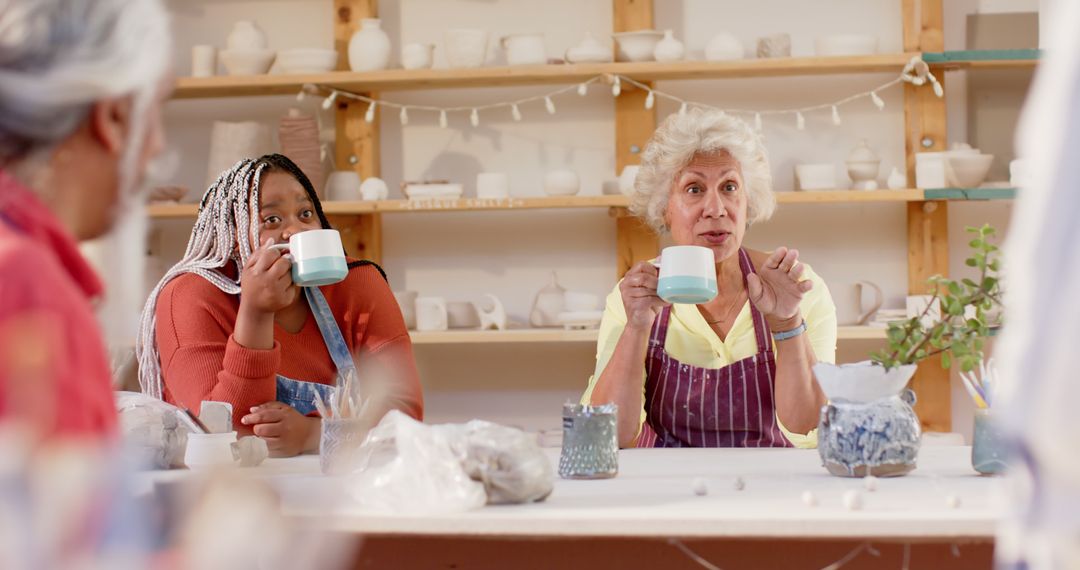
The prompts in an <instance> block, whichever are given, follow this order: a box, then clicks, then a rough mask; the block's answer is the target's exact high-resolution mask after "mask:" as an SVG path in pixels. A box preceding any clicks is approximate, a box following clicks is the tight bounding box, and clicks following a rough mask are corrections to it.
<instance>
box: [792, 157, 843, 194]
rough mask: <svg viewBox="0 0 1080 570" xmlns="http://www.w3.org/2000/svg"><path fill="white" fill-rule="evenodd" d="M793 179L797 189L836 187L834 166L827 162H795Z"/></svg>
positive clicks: (830, 188)
mask: <svg viewBox="0 0 1080 570" xmlns="http://www.w3.org/2000/svg"><path fill="white" fill-rule="evenodd" d="M795 180H796V182H798V185H799V187H798V189H799V190H833V189H835V188H836V167H835V166H833V165H832V164H829V163H819V164H796V165H795Z"/></svg>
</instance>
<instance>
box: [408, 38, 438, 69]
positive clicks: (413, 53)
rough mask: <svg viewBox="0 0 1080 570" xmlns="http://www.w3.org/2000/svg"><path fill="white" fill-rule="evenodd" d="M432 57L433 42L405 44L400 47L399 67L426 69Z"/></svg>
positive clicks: (433, 50)
mask: <svg viewBox="0 0 1080 570" xmlns="http://www.w3.org/2000/svg"><path fill="white" fill-rule="evenodd" d="M434 59H435V45H434V44H405V45H404V46H402V48H401V67H404V68H405V69H427V68H429V67H431V64H432V62H433V61H434Z"/></svg>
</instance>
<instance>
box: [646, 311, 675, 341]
mask: <svg viewBox="0 0 1080 570" xmlns="http://www.w3.org/2000/svg"><path fill="white" fill-rule="evenodd" d="M670 321H671V305H668V306H666V307H664V308H663V309H660V314H659V315H656V321H655V322H654V323H653V328H652V332H651V333H649V347H658V348H660V349H661V350H663V348H664V343H665V342H667V332H668V323H669V322H670Z"/></svg>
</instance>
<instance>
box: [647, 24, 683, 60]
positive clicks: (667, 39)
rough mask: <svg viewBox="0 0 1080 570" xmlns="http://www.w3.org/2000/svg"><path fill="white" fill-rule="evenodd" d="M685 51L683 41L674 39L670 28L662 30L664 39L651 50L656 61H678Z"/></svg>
mask: <svg viewBox="0 0 1080 570" xmlns="http://www.w3.org/2000/svg"><path fill="white" fill-rule="evenodd" d="M685 53H686V48H684V47H683V43H682V42H680V41H679V40H677V39H675V35H674V34H673V33H672V31H671V30H664V39H662V40H660V41H659V42H658V43H657V44H656V49H654V50H653V58H655V59H656V61H679V60H681V59H682V58H683V54H685Z"/></svg>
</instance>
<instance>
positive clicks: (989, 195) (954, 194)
mask: <svg viewBox="0 0 1080 570" xmlns="http://www.w3.org/2000/svg"><path fill="white" fill-rule="evenodd" d="M924 192H925V193H926V199H927V200H1012V199H1014V198H1016V188H927V189H926V190H925V191H924Z"/></svg>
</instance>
